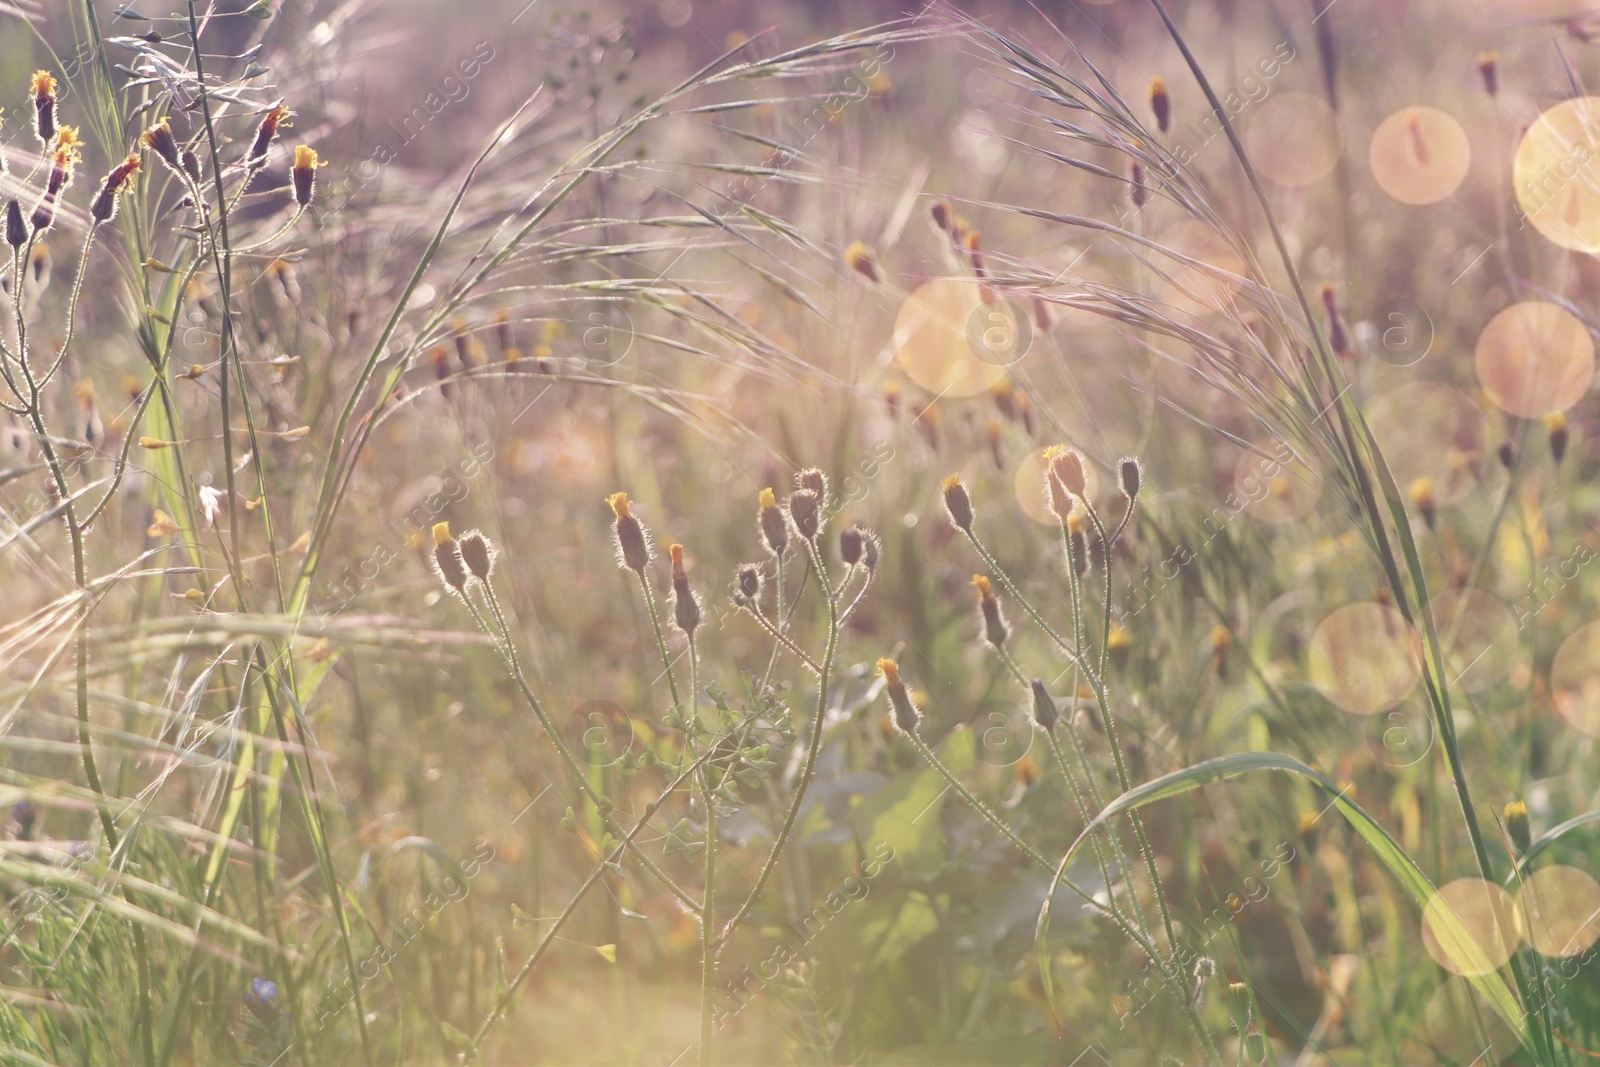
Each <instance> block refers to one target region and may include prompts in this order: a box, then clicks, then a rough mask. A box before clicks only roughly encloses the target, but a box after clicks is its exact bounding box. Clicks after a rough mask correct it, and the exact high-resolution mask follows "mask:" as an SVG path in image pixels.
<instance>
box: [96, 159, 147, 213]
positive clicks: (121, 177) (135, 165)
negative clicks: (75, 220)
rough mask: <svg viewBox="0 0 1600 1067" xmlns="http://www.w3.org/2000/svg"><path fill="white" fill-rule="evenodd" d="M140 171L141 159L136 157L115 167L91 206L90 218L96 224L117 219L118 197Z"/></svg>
mask: <svg viewBox="0 0 1600 1067" xmlns="http://www.w3.org/2000/svg"><path fill="white" fill-rule="evenodd" d="M138 170H139V157H138V156H136V155H130V156H128V158H127V159H125V160H123V161H122V162H121V163H118V164H117V165H116V166H115V167H113V168H112V169H111V173H110V174H107V175H106V180H105V181H104V182H103V183H102V184H101V186H100V191H99V192H98V193H96V194H95V197H94V202H93V203H91V204H90V205H89V217H90V218H92V219H94V221H96V222H110V221H111V220H112V219H114V218H116V215H117V196H118V195H119V194H120V193H121V192H122V191H123V189H125V188H127V186H128V182H129V181H131V180H132V179H133V176H134V174H135V173H137V172H138Z"/></svg>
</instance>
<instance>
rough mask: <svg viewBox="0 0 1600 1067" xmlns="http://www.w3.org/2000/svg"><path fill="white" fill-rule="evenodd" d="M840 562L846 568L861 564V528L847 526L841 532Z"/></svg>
mask: <svg viewBox="0 0 1600 1067" xmlns="http://www.w3.org/2000/svg"><path fill="white" fill-rule="evenodd" d="M839 562H841V563H843V564H844V565H845V566H846V567H854V566H855V565H856V564H857V563H860V562H861V527H859V526H846V527H845V528H844V529H842V530H840V531H839Z"/></svg>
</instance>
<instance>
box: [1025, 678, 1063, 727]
mask: <svg viewBox="0 0 1600 1067" xmlns="http://www.w3.org/2000/svg"><path fill="white" fill-rule="evenodd" d="M1030 688H1031V689H1032V690H1033V721H1034V722H1036V723H1038V724H1039V726H1040V728H1041V729H1044V730H1053V729H1055V725H1056V722H1057V720H1059V719H1060V718H1061V713H1060V712H1058V711H1057V710H1056V702H1055V701H1054V700H1052V699H1051V698H1050V690H1048V689H1046V688H1045V687H1044V683H1043V682H1041V681H1040V680H1039V679H1037V678H1035V679H1034V680H1033V685H1032V686H1031V687H1030Z"/></svg>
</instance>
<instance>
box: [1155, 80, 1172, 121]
mask: <svg viewBox="0 0 1600 1067" xmlns="http://www.w3.org/2000/svg"><path fill="white" fill-rule="evenodd" d="M1150 114H1152V115H1154V116H1155V119H1156V129H1158V130H1160V131H1161V132H1162V133H1166V132H1167V130H1169V129H1170V128H1171V126H1172V97H1171V96H1169V95H1168V94H1167V79H1165V78H1163V77H1162V76H1161V75H1159V74H1157V75H1156V76H1155V77H1154V78H1151V79H1150Z"/></svg>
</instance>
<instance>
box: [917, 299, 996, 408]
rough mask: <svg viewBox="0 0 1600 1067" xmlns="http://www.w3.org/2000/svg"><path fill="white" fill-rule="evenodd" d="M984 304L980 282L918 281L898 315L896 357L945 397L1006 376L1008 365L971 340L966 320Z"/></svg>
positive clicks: (972, 393)
mask: <svg viewBox="0 0 1600 1067" xmlns="http://www.w3.org/2000/svg"><path fill="white" fill-rule="evenodd" d="M982 303H983V299H982V296H981V294H980V292H979V288H978V285H977V283H976V282H973V281H970V280H968V279H965V278H936V279H934V280H933V281H931V282H925V283H923V284H922V285H920V286H918V287H917V288H916V289H915V290H914V291H913V292H912V293H911V295H909V296H907V297H906V300H905V303H904V304H902V305H900V313H899V314H898V315H897V316H896V317H895V320H894V360H895V362H896V363H897V364H899V366H900V368H901V369H902V370H904V371H905V372H906V375H907V376H908V377H909V378H910V379H911V380H912V381H914V382H916V383H917V384H918V385H920V386H922V388H924V389H926V390H928V391H929V392H930V393H934V394H935V395H938V396H942V397H965V396H977V395H978V394H980V393H983V392H986V391H987V390H989V389H992V388H993V387H994V386H995V385H996V384H998V383H999V382H1000V381H1001V380H1002V379H1004V378H1005V376H1006V372H1005V368H1004V367H1001V366H998V365H996V364H994V363H989V362H985V361H984V360H981V359H979V358H978V357H977V356H976V355H975V354H974V353H973V351H972V347H971V346H970V345H969V344H968V343H967V322H968V321H969V320H970V319H971V317H972V315H973V313H974V312H976V311H977V310H978V308H979V305H981V304H982Z"/></svg>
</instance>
